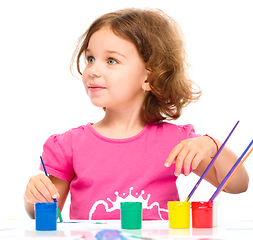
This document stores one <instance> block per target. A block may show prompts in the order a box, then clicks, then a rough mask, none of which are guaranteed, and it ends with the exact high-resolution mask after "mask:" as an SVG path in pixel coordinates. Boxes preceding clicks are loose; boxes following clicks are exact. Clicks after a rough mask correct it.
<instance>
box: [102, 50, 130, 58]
mask: <svg viewBox="0 0 253 240" xmlns="http://www.w3.org/2000/svg"><path fill="white" fill-rule="evenodd" d="M106 52H108V53H116V54H119V55H120V56H122V57H124V58H127V57H126V56H125V55H124V54H122V53H120V52H117V51H112V50H107V51H106Z"/></svg>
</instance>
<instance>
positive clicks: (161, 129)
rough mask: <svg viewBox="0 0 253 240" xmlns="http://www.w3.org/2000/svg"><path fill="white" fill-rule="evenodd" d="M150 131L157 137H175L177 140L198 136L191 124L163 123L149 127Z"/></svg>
mask: <svg viewBox="0 0 253 240" xmlns="http://www.w3.org/2000/svg"><path fill="white" fill-rule="evenodd" d="M150 130H151V131H153V132H155V133H156V134H159V135H160V134H161V135H163V134H164V135H170V137H176V138H179V139H186V138H192V137H198V136H200V135H199V134H196V133H195V129H194V126H193V125H192V124H186V125H177V124H173V123H169V122H165V121H163V122H160V123H158V124H154V125H150Z"/></svg>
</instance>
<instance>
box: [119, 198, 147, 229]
mask: <svg viewBox="0 0 253 240" xmlns="http://www.w3.org/2000/svg"><path fill="white" fill-rule="evenodd" d="M120 218H121V228H122V229H141V227H142V203H141V202H121V203H120Z"/></svg>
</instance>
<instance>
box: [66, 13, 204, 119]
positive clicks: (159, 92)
mask: <svg viewBox="0 0 253 240" xmlns="http://www.w3.org/2000/svg"><path fill="white" fill-rule="evenodd" d="M103 27H110V29H111V30H112V31H113V33H114V34H115V35H117V36H118V37H121V38H123V39H126V40H129V41H131V42H132V43H133V44H134V45H135V46H136V48H137V50H138V52H139V54H140V56H141V58H142V59H143V61H144V62H145V64H146V68H147V69H148V70H149V71H150V72H151V74H150V76H149V78H148V82H149V84H150V87H151V91H150V92H149V94H148V96H147V98H146V100H145V102H144V106H143V114H144V118H145V120H146V121H147V122H148V123H158V122H160V121H162V120H165V119H168V120H172V119H173V120H175V119H177V118H179V117H180V116H181V113H182V109H183V108H184V107H185V106H187V105H188V104H189V103H191V102H194V101H196V100H198V98H199V97H200V95H201V90H200V89H199V88H198V86H196V89H195V88H194V82H192V81H191V80H190V79H189V77H188V74H187V71H186V70H187V66H188V64H187V61H186V53H185V44H184V37H183V34H182V31H181V29H180V26H179V25H178V24H177V23H176V21H175V20H174V19H173V18H171V17H169V16H168V15H167V14H165V13H164V12H163V11H161V10H159V9H135V8H130V9H123V10H119V11H115V12H112V13H107V14H105V15H102V16H101V17H99V18H98V19H96V20H95V21H94V22H93V23H92V24H91V26H90V27H89V29H88V30H87V31H86V32H85V33H84V34H83V35H82V36H81V37H80V38H79V40H78V44H77V47H76V50H75V52H74V54H73V57H72V61H71V63H72V65H71V66H73V65H74V62H76V66H77V71H78V73H79V74H81V75H82V68H83V66H81V65H82V63H83V62H84V60H83V58H82V56H83V54H85V52H86V50H87V47H88V44H89V40H90V38H91V36H92V34H93V33H95V32H96V31H98V30H99V29H101V28H103ZM71 69H72V68H71Z"/></svg>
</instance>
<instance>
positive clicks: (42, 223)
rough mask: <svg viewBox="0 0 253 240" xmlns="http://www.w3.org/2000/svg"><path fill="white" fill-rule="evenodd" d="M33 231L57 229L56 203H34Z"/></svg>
mask: <svg viewBox="0 0 253 240" xmlns="http://www.w3.org/2000/svg"><path fill="white" fill-rule="evenodd" d="M34 209H35V229H36V230H38V231H54V230H56V228H57V209H58V204H57V203H35V207H34Z"/></svg>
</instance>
